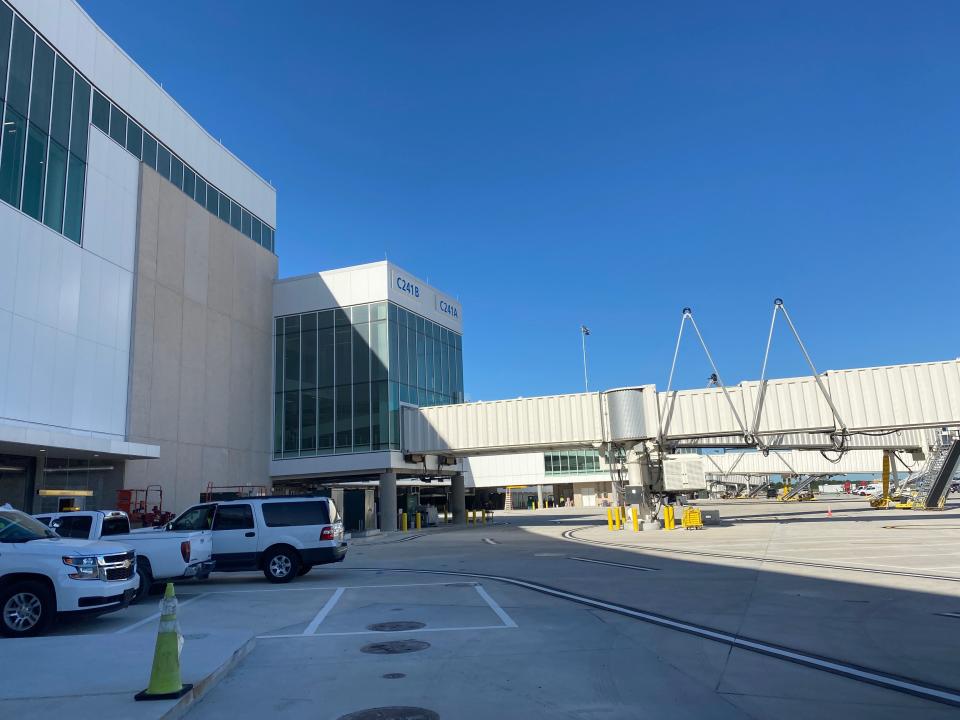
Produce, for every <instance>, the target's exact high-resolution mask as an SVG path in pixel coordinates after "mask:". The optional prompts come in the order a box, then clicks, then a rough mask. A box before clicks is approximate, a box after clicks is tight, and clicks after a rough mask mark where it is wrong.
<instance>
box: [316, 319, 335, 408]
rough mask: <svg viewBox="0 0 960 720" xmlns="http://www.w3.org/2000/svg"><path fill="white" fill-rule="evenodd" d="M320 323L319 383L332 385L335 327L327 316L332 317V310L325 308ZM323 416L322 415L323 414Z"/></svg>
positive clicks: (322, 385) (318, 342) (318, 346)
mask: <svg viewBox="0 0 960 720" xmlns="http://www.w3.org/2000/svg"><path fill="white" fill-rule="evenodd" d="M319 316H320V323H319V327H318V328H317V385H318V386H319V387H330V386H332V385H333V384H334V376H333V354H334V344H333V337H334V335H333V332H334V331H333V327H332V326H331V325H332V324H331V323H330V322H327V321H326V318H327V317H329V318H332V317H333V312H332V311H331V310H324V311H321V312H320V313H319ZM321 417H322V416H321Z"/></svg>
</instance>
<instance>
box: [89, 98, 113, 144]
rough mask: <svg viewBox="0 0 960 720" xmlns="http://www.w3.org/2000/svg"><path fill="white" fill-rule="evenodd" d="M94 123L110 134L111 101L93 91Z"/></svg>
mask: <svg viewBox="0 0 960 720" xmlns="http://www.w3.org/2000/svg"><path fill="white" fill-rule="evenodd" d="M92 122H93V124H94V125H96V126H97V127H98V128H100V129H101V130H103V131H104V132H105V133H107V134H108V135H109V134H110V101H109V100H107V99H106V98H105V97H104V96H103V95H101V94H100V93H99V92H98V91H97V90H94V91H93V115H92Z"/></svg>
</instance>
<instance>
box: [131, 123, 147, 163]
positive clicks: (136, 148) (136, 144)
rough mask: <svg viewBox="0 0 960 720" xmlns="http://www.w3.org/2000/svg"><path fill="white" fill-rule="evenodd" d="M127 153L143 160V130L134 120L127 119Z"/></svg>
mask: <svg viewBox="0 0 960 720" xmlns="http://www.w3.org/2000/svg"><path fill="white" fill-rule="evenodd" d="M127 152H129V153H131V154H132V155H135V156H136V157H137V159H138V160H140V159H142V158H143V130H142V129H141V127H140V126H139V125H137V124H136V123H135V122H134V121H133V119H132V118H128V119H127Z"/></svg>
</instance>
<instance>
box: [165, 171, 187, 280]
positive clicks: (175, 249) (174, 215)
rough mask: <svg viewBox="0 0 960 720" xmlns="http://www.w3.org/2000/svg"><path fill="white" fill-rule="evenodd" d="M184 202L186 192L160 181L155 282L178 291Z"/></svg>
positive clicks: (182, 258)
mask: <svg viewBox="0 0 960 720" xmlns="http://www.w3.org/2000/svg"><path fill="white" fill-rule="evenodd" d="M187 202H189V201H188V200H187V196H186V195H184V194H183V193H182V192H181V191H180V190H178V189H177V188H176V187H174V186H173V185H171V184H170V183H168V182H164V183H162V184H161V186H160V226H159V232H158V234H157V243H158V244H157V282H158V283H160V284H161V285H164V286H166V287H168V288H170V289H171V290H175V291H176V292H178V293H181V294H182V293H183V278H184V263H185V262H186V211H187ZM191 204H192V203H191Z"/></svg>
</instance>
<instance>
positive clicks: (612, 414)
mask: <svg viewBox="0 0 960 720" xmlns="http://www.w3.org/2000/svg"><path fill="white" fill-rule="evenodd" d="M686 312H687V311H686V310H685V317H686ZM711 361H712V359H711ZM811 367H812V364H811ZM713 377H718V375H717V374H716V373H715V375H714V376H713ZM671 379H672V372H671ZM956 427H960V360H947V361H941V362H929V363H913V364H907V365H891V366H886V367H872V368H856V369H849V370H831V371H827V372H824V373H816V372H815V374H813V375H812V376H809V377H795V378H786V379H782V380H769V381H768V380H766V379H761V380H760V381H746V382H742V383H740V384H738V385H734V386H730V387H725V386H723V385H722V384H720V385H719V386H718V387H708V388H703V389H694V390H669V391H667V392H658V391H657V389H656V387H655V386H654V385H642V386H638V387H629V388H619V389H614V390H608V391H605V392H592V393H578V394H573V395H553V396H547V397H534V398H518V399H514V400H497V401H492V402H476V403H463V404H457V405H441V406H435V407H425V408H415V407H410V406H405V407H404V408H403V409H402V435H401V437H402V445H403V448H404V452H405V453H407V454H412V455H420V456H428V455H434V456H461V457H462V456H473V455H485V454H504V453H511V452H533V451H547V450H562V449H574V448H594V449H598V450H600V451H601V452H603V453H604V454H605V455H606V456H607V458H608V461H610V462H611V464H614V465H616V464H619V467H620V469H621V477H622V476H626V477H627V478H628V482H629V484H631V485H640V486H643V487H644V488H646V491H647V497H648V498H649V500H648V501H645V502H644V503H641V511H642V512H644V513H645V514H644V519H645V522H647V523H651V524H655V521H654V520H653V519H652V518H651V513H652V507H653V503H652V493H654V492H657V491H658V490H662V489H663V480H662V478H663V470H664V465H665V462H666V461H668V460H669V459H670V458H671V457H676V456H675V455H673V454H674V453H676V452H677V451H678V450H680V449H683V448H747V449H754V450H758V451H760V452H761V454H762V453H771V452H772V451H774V450H820V451H821V453H820V454H822V455H825V456H826V457H827V458H829V457H833V458H834V459H836V458H839V457H842V456H843V455H844V454H846V453H848V452H850V451H853V450H865V451H866V450H873V451H883V450H905V451H914V452H916V451H921V452H925V451H926V450H927V449H928V448H929V443H928V441H927V435H928V431H929V430H930V429H935V428H956ZM876 467H878V465H876V464H874V465H872V468H876ZM873 471H875V470H871V472H873ZM774 472H782V470H779V471H774ZM615 485H616V483H615Z"/></svg>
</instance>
